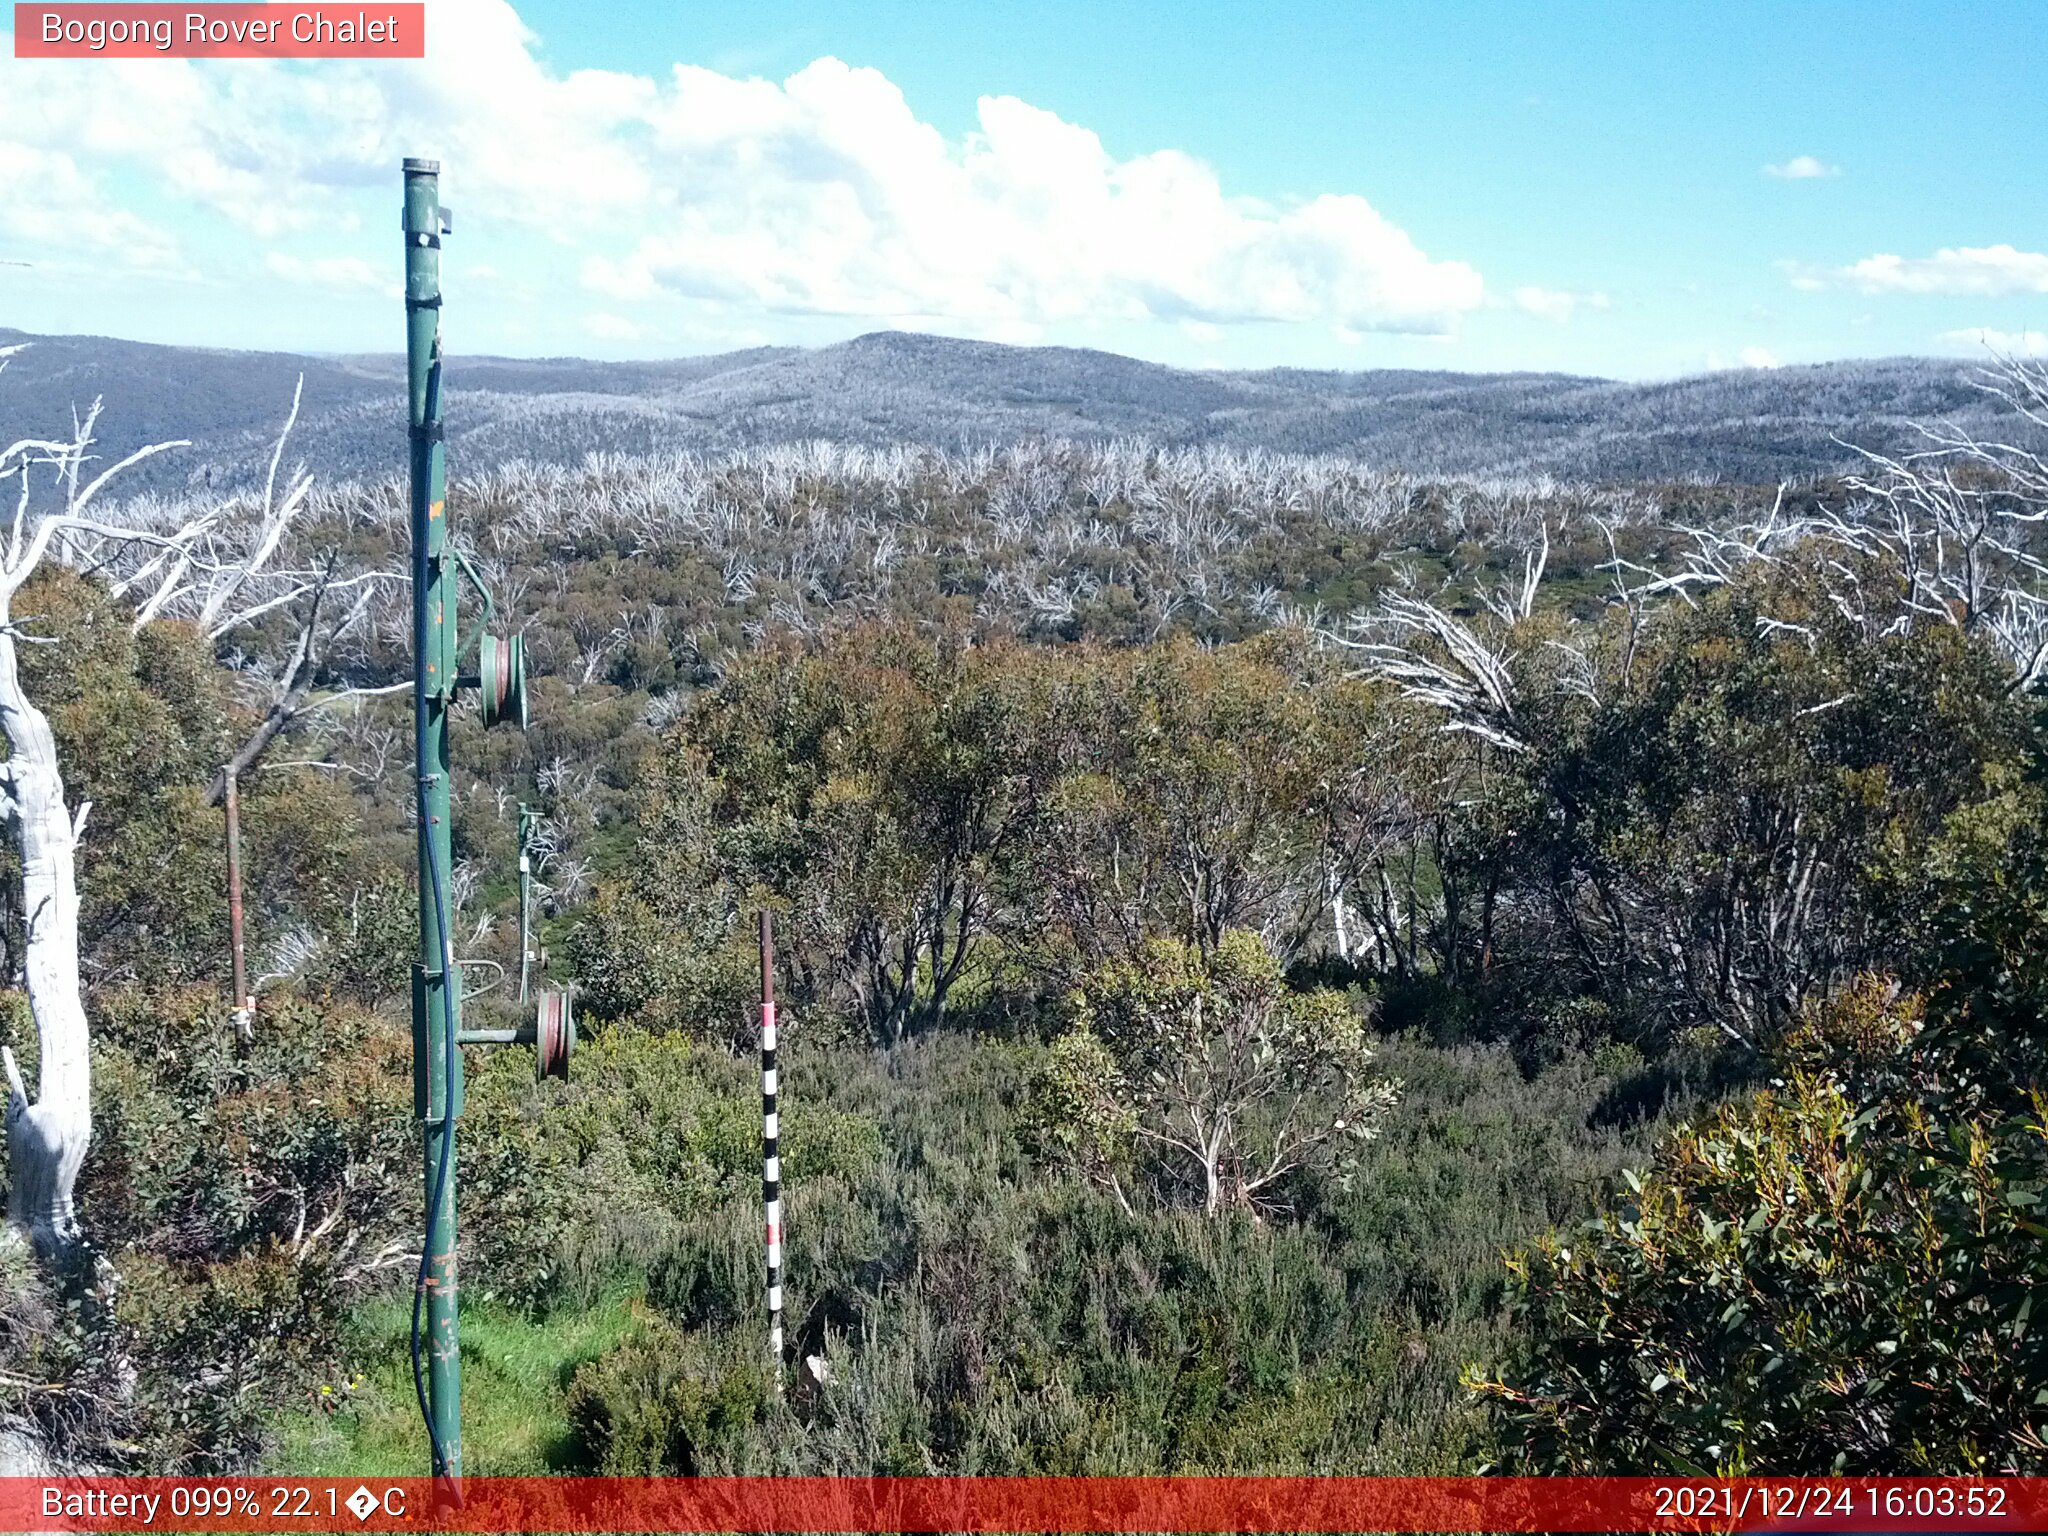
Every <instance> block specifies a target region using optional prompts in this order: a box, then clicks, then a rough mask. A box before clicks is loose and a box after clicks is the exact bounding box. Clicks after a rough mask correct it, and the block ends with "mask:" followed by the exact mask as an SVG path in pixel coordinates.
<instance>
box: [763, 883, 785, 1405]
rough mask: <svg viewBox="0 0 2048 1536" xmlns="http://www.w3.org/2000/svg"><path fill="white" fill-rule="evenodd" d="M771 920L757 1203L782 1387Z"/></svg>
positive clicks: (772, 1358)
mask: <svg viewBox="0 0 2048 1536" xmlns="http://www.w3.org/2000/svg"><path fill="white" fill-rule="evenodd" d="M775 1100H776V1074H775V920H774V917H773V916H772V915H771V914H770V913H769V911H768V910H767V908H765V907H764V908H762V910H761V1206H762V1209H763V1211H764V1212H765V1214H766V1216H767V1222H768V1364H769V1368H770V1369H771V1370H772V1371H773V1372H774V1373H775V1390H776V1392H777V1394H778V1395H779V1394H780V1393H781V1391H782V1158H781V1155H780V1153H779V1151H778V1146H779V1142H780V1138H781V1130H782V1128H781V1125H780V1123H779V1121H778V1117H777V1115H776V1111H775Z"/></svg>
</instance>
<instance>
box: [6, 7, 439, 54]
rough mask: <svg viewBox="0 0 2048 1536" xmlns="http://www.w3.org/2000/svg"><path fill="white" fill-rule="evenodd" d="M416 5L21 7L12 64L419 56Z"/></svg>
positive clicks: (421, 25) (420, 18)
mask: <svg viewBox="0 0 2048 1536" xmlns="http://www.w3.org/2000/svg"><path fill="white" fill-rule="evenodd" d="M426 52H427V8H426V6H425V5H424V4H423V3H420V0H412V3H406V4H384V3H379V0H356V3H354V4H341V5H327V4H315V5H293V4H289V3H286V4H273V5H251V4H236V5H204V4H202V5H104V4H102V5H24V4H19V3H17V4H16V5H15V7H14V56H15V57H16V58H17V59H419V58H424V57H426Z"/></svg>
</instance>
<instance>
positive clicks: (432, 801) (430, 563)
mask: <svg viewBox="0 0 2048 1536" xmlns="http://www.w3.org/2000/svg"><path fill="white" fill-rule="evenodd" d="M440 172H441V167H440V165H439V163H438V162H436V161H433V160H407V161H406V162H405V320H406V336H405V353H406V376H407V383H408V386H409V390H408V393H409V411H408V420H409V427H410V431H409V437H410V440H411V448H412V464H411V470H412V582H413V643H414V649H413V657H414V688H413V705H414V720H415V725H416V728H417V748H418V780H419V859H420V958H419V965H418V966H417V967H416V968H415V970H414V974H413V1007H412V1042H413V1102H414V1108H415V1110H416V1111H417V1113H418V1115H419V1117H420V1121H421V1123H422V1125H423V1126H424V1129H425V1140H426V1190H427V1221H426V1238H425V1243H426V1248H425V1254H424V1256H423V1259H422V1270H421V1272H422V1279H423V1282H424V1288H425V1313H426V1324H425V1328H424V1332H423V1335H422V1336H421V1337H420V1338H419V1339H418V1348H419V1350H420V1352H421V1353H422V1354H423V1355H424V1356H425V1375H426V1387H425V1392H426V1404H425V1406H426V1410H427V1422H428V1426H429V1431H430V1435H431V1440H432V1447H433V1458H432V1459H433V1475H434V1476H435V1477H436V1478H446V1479H453V1478H458V1477H460V1476H461V1475H462V1360H461V1352H460V1345H459V1337H458V1334H457V1325H456V1299H457V1291H456V1277H455V1172H454V1161H455V1147H454V1143H455V1121H456V1117H457V1116H458V1115H459V1114H460V1113H461V1111H462V1053H461V1051H460V1050H458V1049H457V1048H456V1044H455V1033H456V1031H457V1030H458V1029H459V1028H460V1027H461V1020H460V1012H461V998H462V979H461V975H460V973H459V972H458V971H457V970H456V968H455V965H454V951H453V942H452V938H451V936H450V934H449V931H448V922H449V916H450V914H449V890H448V871H449V868H450V864H451V859H452V854H453V849H452V846H451V844H450V840H449V779H448V712H449V709H450V707H451V706H452V705H453V704H454V702H455V657H456V634H455V606H456V605H455V595H456V590H455V572H454V567H453V563H452V562H451V560H450V559H449V556H448V517H447V480H448V471H447V463H446V458H445V453H444V449H443V445H442V441H441V231H442V211H441V197H440Z"/></svg>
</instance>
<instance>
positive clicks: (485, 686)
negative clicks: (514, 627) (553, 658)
mask: <svg viewBox="0 0 2048 1536" xmlns="http://www.w3.org/2000/svg"><path fill="white" fill-rule="evenodd" d="M476 672H477V696H478V702H479V703H480V704H481V706H482V708H483V717H484V726H485V728H486V729H488V728H489V727H491V726H494V725H508V724H509V725H516V726H518V727H519V729H520V730H522V731H523V730H525V729H526V637H525V636H524V635H508V636H506V637H505V638H503V639H500V638H499V637H498V636H496V635H489V634H487V635H485V636H483V637H482V639H480V640H479V641H478V642H477V650H476Z"/></svg>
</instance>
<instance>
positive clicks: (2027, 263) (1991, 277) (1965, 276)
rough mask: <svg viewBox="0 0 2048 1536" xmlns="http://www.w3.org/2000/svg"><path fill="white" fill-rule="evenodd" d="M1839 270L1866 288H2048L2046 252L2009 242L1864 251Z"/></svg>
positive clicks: (1993, 291)
mask: <svg viewBox="0 0 2048 1536" xmlns="http://www.w3.org/2000/svg"><path fill="white" fill-rule="evenodd" d="M1835 276H1836V277H1837V278H1838V279H1839V280H1840V281H1842V282H1846V283H1849V284H1852V285H1853V286H1855V287H1857V288H1860V289H1862V290H1863V291H1864V292H1865V293H1952V294H1970V295H1975V296H1980V297H1990V296H1998V295H2003V294H2013V293H2048V254H2043V253H2041V252H2038V251H2022V250H2016V249H2015V248H2013V247H2012V246H2010V245H1981V246H1956V247H1950V248H1946V249H1943V250H1939V251H1936V252H1935V253H1934V254H1933V255H1932V256H1921V257H1914V258H1907V257H1903V256H1866V257H1865V258H1864V259H1863V260H1861V261H1859V262H1856V263H1854V264H1853V265H1850V266H1846V267H1842V268H1840V269H1838V270H1837V271H1836V273H1835Z"/></svg>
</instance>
